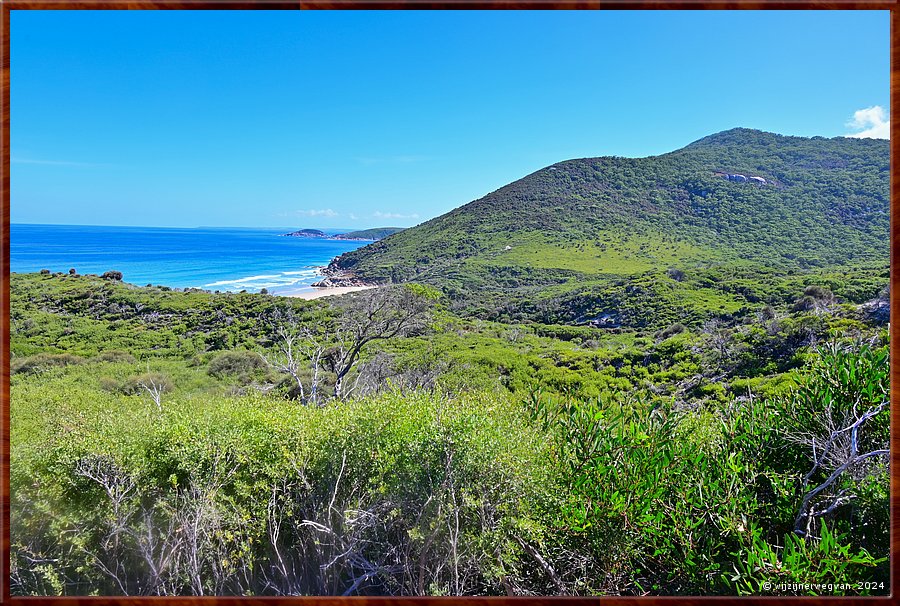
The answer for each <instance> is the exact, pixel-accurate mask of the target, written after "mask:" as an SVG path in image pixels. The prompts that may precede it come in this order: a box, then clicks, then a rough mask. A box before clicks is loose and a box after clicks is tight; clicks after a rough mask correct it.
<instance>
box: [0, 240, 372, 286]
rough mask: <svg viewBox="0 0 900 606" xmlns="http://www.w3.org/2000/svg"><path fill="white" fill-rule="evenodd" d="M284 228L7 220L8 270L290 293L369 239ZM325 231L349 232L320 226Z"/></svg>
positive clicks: (305, 284)
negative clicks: (111, 274) (114, 274)
mask: <svg viewBox="0 0 900 606" xmlns="http://www.w3.org/2000/svg"><path fill="white" fill-rule="evenodd" d="M290 231H292V229H288V228H226V227H198V228H164V227H113V226H94V225H34V224H12V225H10V243H9V248H10V271H12V272H19V273H25V272H36V271H40V270H41V269H49V270H50V271H51V272H68V271H69V269H70V268H74V269H75V270H76V271H77V272H78V273H80V274H90V273H93V274H102V273H103V272H106V271H111V270H115V271H121V272H122V274H123V280H124V281H125V282H130V283H132V284H137V285H140V286H143V285H145V284H158V285H162V286H169V287H172V288H202V289H206V290H211V291H216V290H220V291H223V292H224V291H229V292H238V291H241V290H246V291H248V292H259V290H260V289H262V288H266V289H267V290H268V291H269V292H270V293H273V294H284V295H286V294H297V293H302V292H304V291H308V290H311V289H310V286H309V285H310V284H312V283H313V282H316V281H317V280H318V279H319V268H321V267H322V266H324V265H327V264H328V262H329V261H331V259H333V258H334V257H336V256H338V255H340V254H342V253H345V252H348V251H351V250H354V249H357V248H359V247H361V246H365V245H366V244H368V243H369V242H365V241H352V240H334V239H330V238H299V237H283V236H281V234H284V233H287V232H290ZM323 231H325V233H327V234H329V235H334V234H338V233H343V232H344V231H350V230H323Z"/></svg>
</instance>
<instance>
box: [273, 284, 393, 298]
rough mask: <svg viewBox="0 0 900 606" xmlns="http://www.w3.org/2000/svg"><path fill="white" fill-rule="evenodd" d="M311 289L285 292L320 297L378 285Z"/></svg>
mask: <svg viewBox="0 0 900 606" xmlns="http://www.w3.org/2000/svg"><path fill="white" fill-rule="evenodd" d="M311 288H312V289H311V290H303V291H298V292H294V293H284V294H283V295H282V296H285V297H298V298H300V299H318V298H319V297H332V296H337V295H346V294H347V293H350V292H357V291H359V290H368V289H370V288H378V287H377V286H329V287H324V288H315V287H311Z"/></svg>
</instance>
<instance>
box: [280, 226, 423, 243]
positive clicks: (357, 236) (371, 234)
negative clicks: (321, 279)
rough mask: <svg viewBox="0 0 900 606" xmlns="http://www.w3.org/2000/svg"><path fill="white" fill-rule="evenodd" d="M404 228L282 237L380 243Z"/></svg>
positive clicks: (314, 231) (303, 232) (301, 232)
mask: <svg viewBox="0 0 900 606" xmlns="http://www.w3.org/2000/svg"><path fill="white" fill-rule="evenodd" d="M404 229H405V228H403V227H373V228H372V229H362V230H358V231H350V232H347V233H345V234H334V235H328V234H326V233H325V232H324V231H322V230H319V229H298V230H297V231H292V232H290V233H287V234H281V235H282V236H290V237H294V238H332V239H335V240H363V241H378V240H381V239H383V238H387V237H388V236H390V235H393V234H395V233H397V232H399V231H403V230H404Z"/></svg>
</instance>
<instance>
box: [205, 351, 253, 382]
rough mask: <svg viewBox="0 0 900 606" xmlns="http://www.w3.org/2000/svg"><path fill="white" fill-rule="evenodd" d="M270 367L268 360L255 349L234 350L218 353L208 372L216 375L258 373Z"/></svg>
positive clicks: (248, 374) (220, 376)
mask: <svg viewBox="0 0 900 606" xmlns="http://www.w3.org/2000/svg"><path fill="white" fill-rule="evenodd" d="M267 369H268V366H267V365H266V361H265V360H263V359H262V357H261V356H260V355H259V354H258V353H256V352H253V351H246V350H234V351H226V352H222V353H220V354H218V355H217V356H216V357H215V358H213V359H212V360H211V361H210V363H209V367H208V369H207V372H208V373H209V374H210V375H211V376H214V377H219V378H222V377H226V376H235V375H247V376H250V375H258V374H261V373H264V372H265V371H266V370H267Z"/></svg>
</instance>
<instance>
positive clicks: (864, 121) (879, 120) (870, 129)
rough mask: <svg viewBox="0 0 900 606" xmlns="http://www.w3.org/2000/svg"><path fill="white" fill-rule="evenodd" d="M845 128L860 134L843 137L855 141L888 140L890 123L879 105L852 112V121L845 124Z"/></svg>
mask: <svg viewBox="0 0 900 606" xmlns="http://www.w3.org/2000/svg"><path fill="white" fill-rule="evenodd" d="M846 126H847V128H851V129H853V130H858V131H860V132H857V133H852V134H848V135H845V136H847V137H853V138H856V139H862V138H868V139H890V138H891V121H890V119H889V118H888V115H887V112H885V111H884V108H883V107H881V106H880V105H873V106H872V107H867V108H866V109H860V110H857V111H855V112H853V119H852V120H850V121H849V122H847V124H846Z"/></svg>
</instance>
